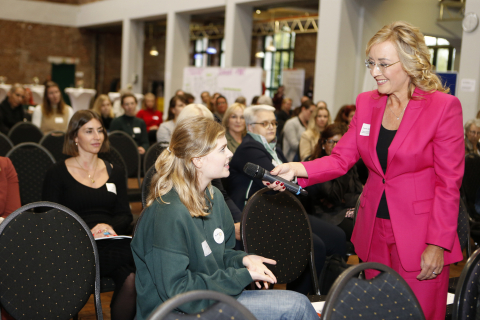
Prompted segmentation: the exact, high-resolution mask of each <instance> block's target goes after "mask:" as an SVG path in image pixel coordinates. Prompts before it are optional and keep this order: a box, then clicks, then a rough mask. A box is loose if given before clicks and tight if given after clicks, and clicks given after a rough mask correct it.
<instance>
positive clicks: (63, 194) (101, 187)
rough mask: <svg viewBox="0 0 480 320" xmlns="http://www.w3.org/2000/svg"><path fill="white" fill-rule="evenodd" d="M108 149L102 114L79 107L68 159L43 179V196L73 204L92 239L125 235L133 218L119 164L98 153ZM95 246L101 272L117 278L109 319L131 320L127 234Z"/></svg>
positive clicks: (132, 271) (133, 294)
mask: <svg viewBox="0 0 480 320" xmlns="http://www.w3.org/2000/svg"><path fill="white" fill-rule="evenodd" d="M108 149H109V143H108V136H107V132H106V130H105V128H104V127H103V125H102V122H101V118H100V116H99V115H97V114H96V113H95V112H93V111H92V110H80V111H77V112H76V113H75V114H74V115H73V117H72V119H71V120H70V123H69V124H68V130H67V134H66V135H65V142H64V145H63V153H65V154H67V155H69V156H71V158H68V159H67V160H65V161H62V162H57V164H55V165H54V166H53V167H52V168H50V170H49V171H48V172H47V175H46V177H45V180H44V184H43V196H42V199H43V200H44V201H52V202H56V203H59V204H61V205H64V206H66V207H68V208H70V209H72V210H73V211H74V212H75V213H76V214H78V215H79V216H80V217H81V218H82V219H83V220H84V221H85V223H86V224H87V225H88V227H89V228H90V229H91V232H92V234H93V236H94V237H95V238H102V237H108V236H115V235H117V234H118V235H124V234H127V232H129V227H130V224H131V222H132V219H133V217H132V213H131V212H130V206H129V204H128V196H127V186H126V183H125V172H124V171H123V168H121V167H118V166H113V165H112V164H110V163H109V162H107V161H105V160H101V159H99V158H98V153H99V152H105V151H108ZM96 245H97V248H98V253H99V258H100V276H101V277H105V276H108V277H112V278H113V280H114V281H115V292H114V294H113V297H112V302H111V304H110V308H111V318H112V319H128V320H131V319H133V317H134V316H135V303H136V292H135V265H134V261H133V256H132V252H131V249H130V239H115V240H97V241H96Z"/></svg>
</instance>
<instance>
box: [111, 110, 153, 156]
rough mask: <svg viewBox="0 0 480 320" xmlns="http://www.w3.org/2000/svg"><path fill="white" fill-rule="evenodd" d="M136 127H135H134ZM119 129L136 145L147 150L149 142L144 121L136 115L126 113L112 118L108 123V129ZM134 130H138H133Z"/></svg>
mask: <svg viewBox="0 0 480 320" xmlns="http://www.w3.org/2000/svg"><path fill="white" fill-rule="evenodd" d="M135 128H137V129H135ZM115 130H121V131H124V132H126V133H127V134H128V135H130V136H131V137H132V138H133V140H135V142H136V143H137V146H139V147H143V149H145V151H147V150H148V147H149V146H150V142H149V141H148V133H147V126H146V125H145V121H143V120H142V119H139V118H137V117H129V116H127V115H123V116H120V117H118V118H115V119H113V121H112V123H111V124H110V131H115ZM134 130H140V131H139V132H135V131H134Z"/></svg>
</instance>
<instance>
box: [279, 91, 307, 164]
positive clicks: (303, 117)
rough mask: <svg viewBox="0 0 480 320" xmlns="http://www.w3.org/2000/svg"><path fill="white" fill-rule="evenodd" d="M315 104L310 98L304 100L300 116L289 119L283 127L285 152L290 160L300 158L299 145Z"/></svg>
mask: <svg viewBox="0 0 480 320" xmlns="http://www.w3.org/2000/svg"><path fill="white" fill-rule="evenodd" d="M314 109H315V105H314V104H313V103H312V101H310V100H308V101H306V102H303V103H302V105H301V106H300V113H299V114H298V116H296V117H294V118H291V119H289V120H287V122H286V123H285V127H284V128H283V144H282V145H283V152H284V154H285V157H286V158H287V160H288V161H293V160H294V159H296V158H297V159H298V157H299V153H298V151H299V150H298V146H299V144H300V138H301V137H302V133H303V132H305V130H306V127H307V124H308V119H310V116H311V115H312V112H313V110H314Z"/></svg>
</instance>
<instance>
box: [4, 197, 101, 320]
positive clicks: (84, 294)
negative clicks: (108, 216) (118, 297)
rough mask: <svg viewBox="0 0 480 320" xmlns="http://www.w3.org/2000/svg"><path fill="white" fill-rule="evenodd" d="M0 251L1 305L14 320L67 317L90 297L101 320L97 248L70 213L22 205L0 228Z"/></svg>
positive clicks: (39, 204) (85, 228) (82, 224)
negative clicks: (0, 252)
mask: <svg viewBox="0 0 480 320" xmlns="http://www.w3.org/2000/svg"><path fill="white" fill-rule="evenodd" d="M37 208H44V209H47V211H46V212H43V213H33V212H31V210H33V209H37ZM0 247H1V248H2V264H1V267H0V292H1V294H0V304H1V306H2V307H3V308H4V309H5V310H6V311H7V312H8V313H9V314H10V315H12V316H13V317H14V318H15V319H40V318H42V319H70V318H72V317H75V316H76V315H77V314H78V312H79V311H80V310H81V309H82V308H83V306H84V305H85V304H86V302H87V301H88V299H89V298H90V295H91V294H92V293H93V294H94V300H95V311H96V317H97V319H103V315H102V306H101V302H100V291H99V289H100V288H99V284H100V282H99V275H100V272H99V262H98V253H97V246H96V245H95V240H94V238H93V236H92V233H91V232H90V228H88V226H87V225H86V224H85V222H84V221H83V220H82V219H81V218H80V217H79V216H78V215H77V214H76V213H74V212H73V211H72V210H70V209H68V208H67V207H64V206H62V205H59V204H56V203H53V202H46V201H44V202H36V203H31V204H28V205H26V206H23V207H21V208H20V209H18V210H16V211H14V212H13V213H12V214H10V215H9V216H8V217H7V218H6V219H5V221H4V222H3V223H2V224H0Z"/></svg>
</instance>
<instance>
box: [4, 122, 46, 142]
mask: <svg viewBox="0 0 480 320" xmlns="http://www.w3.org/2000/svg"><path fill="white" fill-rule="evenodd" d="M25 124H27V125H28V126H31V127H32V128H35V129H36V130H37V131H38V132H40V134H41V136H42V138H43V136H44V134H43V132H42V130H40V128H39V127H37V126H36V125H34V124H33V123H31V122H26V121H22V122H17V123H15V124H14V126H13V127H11V128H10V130H8V138H9V139H10V141H12V133H13V132H14V131H15V130H16V129H17V128H18V127H20V126H22V125H25ZM35 129H34V130H35ZM42 138H40V139H42ZM27 142H32V143H39V142H40V141H39V142H33V141H27ZM27 142H20V143H19V144H22V143H27ZM12 143H13V141H12ZM19 144H16V145H15V146H17V145H19Z"/></svg>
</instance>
